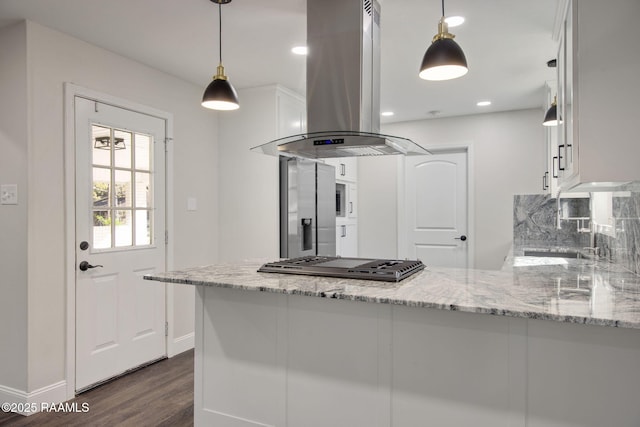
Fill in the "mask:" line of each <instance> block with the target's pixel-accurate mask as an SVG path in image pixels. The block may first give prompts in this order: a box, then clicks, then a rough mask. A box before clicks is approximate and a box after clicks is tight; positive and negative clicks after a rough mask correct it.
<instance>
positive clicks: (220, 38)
mask: <svg viewBox="0 0 640 427" xmlns="http://www.w3.org/2000/svg"><path fill="white" fill-rule="evenodd" d="M442 1H443V2H444V0H442ZM442 7H444V3H443V6H442ZM218 29H219V30H220V37H218V40H219V42H220V48H219V49H218V53H219V54H220V61H219V62H220V64H222V3H218Z"/></svg>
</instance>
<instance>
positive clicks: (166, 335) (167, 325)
mask: <svg viewBox="0 0 640 427" xmlns="http://www.w3.org/2000/svg"><path fill="white" fill-rule="evenodd" d="M164 336H165V337H168V336H169V322H164Z"/></svg>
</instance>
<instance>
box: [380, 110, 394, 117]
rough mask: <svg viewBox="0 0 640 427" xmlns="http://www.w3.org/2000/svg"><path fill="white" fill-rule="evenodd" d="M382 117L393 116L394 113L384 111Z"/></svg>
mask: <svg viewBox="0 0 640 427" xmlns="http://www.w3.org/2000/svg"><path fill="white" fill-rule="evenodd" d="M380 115H381V116H386V117H388V116H393V111H383V112H382V113H380Z"/></svg>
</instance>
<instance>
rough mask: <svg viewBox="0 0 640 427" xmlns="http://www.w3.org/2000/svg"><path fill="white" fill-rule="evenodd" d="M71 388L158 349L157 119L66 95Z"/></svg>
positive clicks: (160, 134) (161, 203)
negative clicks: (70, 100)
mask: <svg viewBox="0 0 640 427" xmlns="http://www.w3.org/2000/svg"><path fill="white" fill-rule="evenodd" d="M74 103H75V146H76V165H75V166H76V167H75V170H76V215H75V217H76V233H75V234H76V385H75V388H76V390H77V391H81V390H83V389H86V388H89V387H91V386H92V385H94V384H97V383H100V382H102V381H104V380H106V379H109V378H112V377H114V376H117V375H119V374H121V373H124V372H126V371H127V370H130V369H132V368H135V367H138V366H141V365H144V364H146V363H148V362H150V361H153V360H157V359H160V358H162V357H164V356H165V355H166V337H165V317H166V295H165V286H164V285H162V284H159V283H158V282H153V281H146V280H143V278H142V276H143V275H145V274H148V273H152V272H156V271H163V270H165V265H166V252H165V209H166V207H165V192H166V189H165V120H164V119H160V118H157V117H152V116H149V115H146V114H142V113H138V112H134V111H131V110H127V109H123V108H118V107H114V106H111V105H107V104H102V103H99V102H95V101H92V100H88V99H85V98H81V97H75V100H74Z"/></svg>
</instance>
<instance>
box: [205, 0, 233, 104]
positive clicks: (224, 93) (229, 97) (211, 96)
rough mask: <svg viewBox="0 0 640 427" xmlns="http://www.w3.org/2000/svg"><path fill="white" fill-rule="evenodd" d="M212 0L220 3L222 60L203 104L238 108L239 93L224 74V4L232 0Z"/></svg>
mask: <svg viewBox="0 0 640 427" xmlns="http://www.w3.org/2000/svg"><path fill="white" fill-rule="evenodd" d="M211 1H212V2H213V3H217V4H218V17H219V30H220V32H219V34H220V37H219V40H220V49H219V53H220V61H219V63H218V68H217V70H216V75H215V76H213V81H212V82H211V83H209V86H207V88H206V89H205V91H204V95H202V106H203V107H205V108H211V109H213V110H236V109H238V108H240V104H239V103H238V94H237V93H236V90H235V89H234V88H233V86H232V85H231V83H229V80H228V79H227V76H225V75H224V67H223V66H222V5H223V4H227V3H231V0H211Z"/></svg>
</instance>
